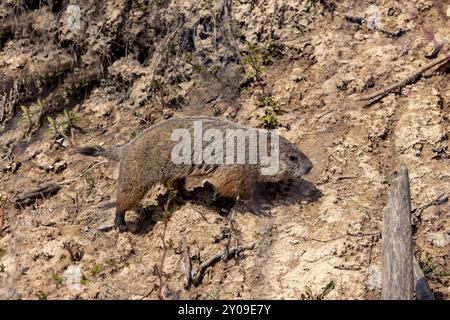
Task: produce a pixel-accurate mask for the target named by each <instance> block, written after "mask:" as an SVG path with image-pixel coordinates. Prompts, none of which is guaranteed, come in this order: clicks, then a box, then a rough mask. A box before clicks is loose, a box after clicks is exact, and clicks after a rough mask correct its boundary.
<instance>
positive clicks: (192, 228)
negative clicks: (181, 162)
mask: <svg viewBox="0 0 450 320" xmlns="http://www.w3.org/2000/svg"><path fill="white" fill-rule="evenodd" d="M69 4H75V5H77V6H78V7H79V8H80V16H81V20H80V25H79V26H80V28H77V24H76V23H77V21H76V20H75V22H74V23H75V24H74V25H72V27H70V28H69V27H68V23H69V20H70V17H71V16H70V15H71V13H70V12H73V11H70V10H68V6H69ZM449 18H450V2H448V1H445V0H444V1H437V0H436V1H431V0H430V1H428V0H413V1H391V0H384V1H360V0H355V1H350V0H344V1H332V0H321V1H314V0H296V1H294V0H253V1H245V0H242V1H231V0H220V1H216V0H214V1H213V0H200V1H188V0H155V1H144V0H134V1H131V0H109V1H93V0H79V1H70V2H69V1H67V0H53V1H51V0H49V1H34V0H3V1H2V2H1V4H0V75H1V81H0V197H1V199H0V225H1V224H2V226H0V297H1V298H4V299H159V298H164V299H180V298H186V299H301V298H304V299H378V298H379V297H380V289H381V261H380V252H381V233H380V230H381V214H382V208H383V206H384V205H385V202H386V192H387V188H388V186H389V180H390V177H391V175H392V173H393V172H394V171H395V170H396V169H398V168H399V166H400V164H402V163H404V164H405V165H406V166H407V167H408V170H409V176H410V183H411V198H412V207H413V233H414V253H415V256H416V259H417V260H418V261H419V264H420V266H421V267H422V270H423V271H424V273H425V275H426V277H427V279H428V281H429V285H430V287H431V289H432V291H433V293H434V295H435V297H436V298H437V299H449V298H450V203H449V201H448V198H449V196H450V148H449V129H450V121H449V115H450V112H449V111H450V90H449V87H448V83H449V64H448V63H444V64H441V65H438V66H436V67H434V68H432V69H430V70H428V71H426V72H425V73H424V74H423V75H422V76H421V77H418V78H417V79H415V80H414V81H413V82H412V83H410V84H408V85H406V86H405V87H403V88H402V89H401V90H396V91H393V92H391V93H389V94H387V95H385V96H384V97H382V98H381V99H379V100H377V101H374V102H373V103H371V104H369V105H366V104H365V103H363V102H361V101H358V100H357V99H358V98H359V97H361V96H364V95H367V94H370V93H372V92H375V91H377V90H379V89H382V88H384V87H386V86H388V85H390V84H392V83H394V82H396V81H399V80H401V79H403V78H405V77H406V76H408V75H409V74H410V73H412V72H414V71H415V70H417V69H419V68H420V67H421V66H424V65H425V64H427V63H429V62H430V61H432V59H433V58H434V57H433V52H432V51H433V45H432V42H430V39H431V38H430V35H432V36H433V37H434V39H436V40H437V41H439V42H445V41H447V40H448V39H450V34H448V32H447V30H448V26H449V24H450V21H449ZM445 50H446V49H445V46H444V49H442V50H441V52H440V53H439V57H440V56H441V55H442V54H443V52H445ZM197 114H202V115H209V116H217V117H221V118H224V119H228V120H231V121H234V122H238V123H240V124H243V125H246V126H252V127H277V130H278V132H279V133H280V135H282V136H283V137H285V138H287V139H289V140H290V141H292V142H294V143H295V144H297V145H298V146H299V147H300V148H301V149H302V150H303V151H304V152H305V153H306V154H307V155H308V157H309V158H310V159H311V161H312V162H313V164H314V168H313V170H312V171H311V172H310V173H309V174H308V175H307V176H305V177H304V180H299V181H290V182H286V183H282V184H276V185H271V186H267V190H266V198H267V201H269V202H270V205H271V209H270V210H269V211H268V212H267V213H266V214H264V215H256V214H253V213H250V212H241V211H237V210H235V209H234V208H231V209H230V208H229V207H227V208H224V207H226V206H225V204H224V205H223V206H221V205H213V204H212V203H211V202H208V201H207V200H208V197H209V196H210V190H208V188H206V187H205V188H203V189H197V190H195V191H194V192H193V195H194V197H195V198H196V199H197V200H196V201H178V202H177V203H176V204H174V205H173V206H172V209H171V210H170V215H168V214H165V213H163V211H162V210H161V209H160V208H159V207H158V206H157V205H156V204H157V201H156V200H158V198H157V193H156V192H153V193H152V194H149V196H148V197H147V198H146V200H145V202H144V203H143V208H142V209H141V210H139V211H138V212H136V213H134V212H128V213H127V222H128V224H129V225H130V227H131V229H132V231H133V232H125V233H119V232H117V231H116V230H114V229H112V228H111V225H112V222H113V219H114V217H113V216H114V207H113V206H112V205H111V203H113V202H114V200H115V179H116V178H117V176H118V168H117V163H116V162H114V161H112V160H106V159H103V158H91V157H85V156H82V155H79V154H75V153H74V152H73V150H74V147H75V146H81V145H102V146H120V145H123V144H125V143H127V142H128V141H130V140H131V139H133V138H134V137H135V136H136V135H137V134H139V133H140V132H142V131H143V130H145V129H146V128H148V127H149V126H151V125H152V124H154V123H157V122H158V121H161V120H163V119H167V118H170V117H174V116H186V115H197ZM47 182H54V183H58V184H60V186H61V187H60V189H59V190H58V191H57V192H56V193H54V194H48V195H45V196H44V195H42V196H39V197H38V199H37V200H36V201H32V202H31V203H26V204H25V203H24V204H22V205H16V206H14V200H15V199H17V196H18V195H19V194H21V193H23V192H26V191H29V190H31V189H33V188H36V187H38V186H39V185H41V184H42V183H47ZM160 194H162V195H160V196H159V199H160V200H164V199H165V198H164V190H161V192H160ZM163 198H164V199H163ZM166 198H167V195H166ZM220 208H222V209H220ZM2 218H3V220H4V221H3V223H2ZM184 239H185V245H183V242H184ZM253 244H254V246H253V247H252V248H249V249H248V250H245V251H243V252H241V253H240V254H233V255H230V257H229V259H219V260H218V261H217V262H215V263H213V264H211V265H210V266H209V267H207V268H206V269H204V272H203V273H202V276H201V277H199V282H198V283H197V284H196V285H191V286H190V287H186V286H185V265H186V264H185V260H186V259H185V258H186V254H185V253H186V252H187V251H189V255H188V256H189V257H190V260H191V261H192V272H194V273H195V274H197V272H198V268H199V266H200V265H201V264H202V263H203V262H205V261H206V260H207V259H208V258H210V257H211V256H213V255H215V254H217V253H220V252H222V251H224V250H226V249H227V248H228V249H229V250H233V249H236V248H237V246H238V245H248V246H250V245H253ZM186 248H187V249H186ZM71 272H72V274H73V273H74V274H78V278H76V279H78V280H76V281H75V282H77V283H70V281H71V280H70V279H72V278H71V276H70V273H71Z"/></svg>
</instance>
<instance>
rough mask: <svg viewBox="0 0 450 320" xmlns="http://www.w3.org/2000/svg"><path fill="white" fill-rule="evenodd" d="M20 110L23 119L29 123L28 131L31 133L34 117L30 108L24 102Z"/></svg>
mask: <svg viewBox="0 0 450 320" xmlns="http://www.w3.org/2000/svg"><path fill="white" fill-rule="evenodd" d="M20 110H21V111H22V120H23V121H24V122H25V123H26V124H27V133H30V131H31V129H32V127H33V118H32V117H31V112H30V108H28V107H27V106H25V105H23V104H22V105H21V106H20Z"/></svg>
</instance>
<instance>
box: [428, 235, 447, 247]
mask: <svg viewBox="0 0 450 320" xmlns="http://www.w3.org/2000/svg"><path fill="white" fill-rule="evenodd" d="M428 240H429V241H430V242H431V244H432V245H433V246H436V247H440V248H442V247H446V246H447V245H449V244H450V236H449V235H448V234H445V233H438V232H433V233H431V234H429V235H428Z"/></svg>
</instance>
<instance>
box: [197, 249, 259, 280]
mask: <svg viewBox="0 0 450 320" xmlns="http://www.w3.org/2000/svg"><path fill="white" fill-rule="evenodd" d="M254 247H255V244H254V243H252V244H250V245H239V246H237V248H232V249H229V250H224V251H221V252H218V253H216V254H215V255H213V256H211V257H210V258H209V259H208V260H206V261H204V262H203V263H202V264H200V266H199V267H198V270H197V273H196V274H194V275H193V276H192V284H193V285H195V286H197V285H198V284H199V283H200V281H201V279H202V278H203V275H204V273H205V270H206V269H207V268H208V267H209V266H211V265H213V264H214V263H216V262H217V261H219V260H221V259H222V260H224V261H225V260H228V258H229V257H232V256H234V255H238V254H239V253H241V252H242V251H245V250H253V248H254Z"/></svg>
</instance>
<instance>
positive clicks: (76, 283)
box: [63, 265, 81, 290]
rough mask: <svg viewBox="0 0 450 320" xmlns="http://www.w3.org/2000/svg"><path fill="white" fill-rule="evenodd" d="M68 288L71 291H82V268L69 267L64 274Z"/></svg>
mask: <svg viewBox="0 0 450 320" xmlns="http://www.w3.org/2000/svg"><path fill="white" fill-rule="evenodd" d="M63 277H64V280H65V284H66V286H67V287H68V288H69V289H71V290H80V289H81V281H80V280H81V268H80V267H79V266H75V265H71V266H68V267H67V269H66V271H64V273H63Z"/></svg>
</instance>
